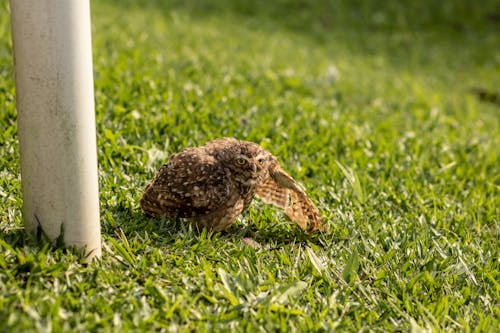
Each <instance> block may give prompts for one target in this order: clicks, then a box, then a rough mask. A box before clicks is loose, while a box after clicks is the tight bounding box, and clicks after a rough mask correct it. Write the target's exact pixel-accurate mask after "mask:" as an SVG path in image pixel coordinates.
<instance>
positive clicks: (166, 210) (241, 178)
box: [140, 138, 326, 232]
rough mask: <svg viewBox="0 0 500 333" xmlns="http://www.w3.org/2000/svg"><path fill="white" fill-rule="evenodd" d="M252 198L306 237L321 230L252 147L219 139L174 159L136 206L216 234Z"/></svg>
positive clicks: (293, 189)
mask: <svg viewBox="0 0 500 333" xmlns="http://www.w3.org/2000/svg"><path fill="white" fill-rule="evenodd" d="M254 196H258V197H260V198H261V199H262V201H263V202H265V203H272V204H274V205H276V206H278V207H281V208H283V209H284V210H285V214H286V215H287V216H288V217H289V218H290V219H291V220H293V221H295V222H296V223H297V224H298V225H299V226H300V227H301V228H302V229H304V230H306V231H307V232H311V231H314V230H318V229H320V230H326V225H325V224H323V220H322V218H321V215H320V213H319V211H318V209H317V208H316V207H315V206H314V204H313V203H312V201H311V200H310V199H309V198H308V197H307V195H306V193H305V192H304V191H303V190H302V188H301V187H300V186H299V185H298V184H297V182H296V181H295V180H294V179H293V178H292V177H290V176H289V175H288V174H287V173H286V172H285V171H284V170H283V169H282V168H281V167H280V166H279V164H278V161H277V159H276V158H275V157H274V156H273V155H272V154H271V153H269V152H268V151H266V150H265V149H264V148H262V147H261V146H259V145H258V144H256V143H253V142H248V141H240V140H236V139H233V138H222V139H216V140H213V141H210V142H207V143H206V144H205V145H204V146H201V147H194V148H187V149H184V150H183V151H181V152H180V153H177V154H175V155H173V156H172V157H171V158H170V160H169V161H168V163H167V164H164V165H163V166H162V167H161V168H160V170H159V171H158V173H157V175H156V176H155V178H154V179H153V181H152V182H151V183H150V184H148V185H147V186H146V189H145V190H144V195H143V197H142V198H141V200H140V205H141V207H142V209H143V210H144V211H145V212H146V213H148V214H150V215H153V216H163V215H166V216H167V217H168V218H175V217H180V218H188V219H191V220H193V221H195V222H196V223H197V224H198V225H199V226H201V227H205V228H208V229H211V230H213V231H221V230H224V229H226V228H227V227H229V226H230V225H231V224H233V223H234V222H235V221H236V219H237V218H238V216H239V215H240V214H241V213H242V212H243V211H244V210H245V209H247V208H248V206H249V205H250V203H251V202H252V199H253V198H254Z"/></svg>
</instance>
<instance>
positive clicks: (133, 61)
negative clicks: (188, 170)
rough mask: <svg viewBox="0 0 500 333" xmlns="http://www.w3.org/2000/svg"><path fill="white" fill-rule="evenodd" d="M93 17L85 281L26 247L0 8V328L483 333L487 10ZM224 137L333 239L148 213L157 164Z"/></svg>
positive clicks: (492, 75)
mask: <svg viewBox="0 0 500 333" xmlns="http://www.w3.org/2000/svg"><path fill="white" fill-rule="evenodd" d="M129 2H130V3H129ZM464 3H465V2H464ZM92 6H93V17H92V19H93V46H94V71H95V75H94V76H95V96H96V116H97V132H98V151H99V180H100V195H101V223H102V231H103V256H102V259H101V260H100V261H99V262H96V263H93V264H89V265H88V264H85V263H84V262H83V261H82V260H81V258H80V257H79V256H78V255H77V254H75V253H73V252H72V251H70V250H65V249H55V248H52V247H50V246H47V245H37V244H36V243H35V242H34V241H33V240H32V239H31V238H29V237H27V236H26V235H25V234H24V233H23V230H22V222H21V206H22V195H21V192H20V170H19V148H18V143H17V136H16V134H17V127H16V115H15V105H14V81H13V69H12V58H11V46H10V36H9V34H10V30H9V26H8V23H9V19H8V11H7V9H8V6H7V4H4V3H2V4H1V8H2V9H5V10H2V11H0V17H1V18H2V20H0V22H1V23H0V39H1V41H2V43H0V105H2V112H0V160H1V169H0V175H1V176H0V185H1V187H0V200H1V201H0V202H1V215H0V230H1V231H2V233H1V236H0V248H1V254H0V295H1V296H0V305H1V307H0V309H1V310H0V328H1V329H0V330H5V331H43V330H48V331H55V332H57V331H70V330H76V331H116V332H122V331H127V330H132V331H140V330H144V331H153V330H161V329H164V330H170V331H220V330H222V331H229V330H240V331H252V332H253V331H287V332H288V331H332V330H335V329H337V330H339V331H353V332H358V331H380V332H386V331H412V330H414V331H420V330H429V331H447V330H449V331H465V332H468V331H475V332H481V331H495V330H498V329H499V321H498V317H499V315H500V311H499V302H498V299H500V297H499V296H500V295H499V290H500V289H499V283H498V281H499V280H500V276H499V264H498V257H499V251H498V248H499V241H498V239H499V224H498V222H499V221H498V220H499V208H498V207H499V204H500V199H499V198H500V196H499V186H500V178H499V175H500V168H499V163H498V153H499V149H498V142H500V122H499V119H500V118H499V116H498V115H499V106H498V104H495V103H494V102H491V101H482V100H481V98H480V96H478V95H477V94H475V93H474V92H473V90H474V89H475V88H481V89H484V90H486V91H488V92H491V93H492V94H498V93H499V91H498V87H500V53H499V52H500V49H499V47H498V45H500V37H499V35H498V33H497V32H498V21H495V20H493V19H491V17H493V14H494V13H495V7H494V2H493V1H490V2H483V3H480V4H477V5H472V4H471V5H466V4H462V3H461V2H453V1H445V2H431V1H421V2H418V4H417V3H416V4H414V5H411V8H409V7H403V6H402V5H400V4H399V3H396V2H395V3H394V4H392V3H382V2H373V3H372V2H371V1H364V2H359V3H357V2H356V1H354V2H350V1H349V2H348V1H345V2H344V1H324V2H320V1H318V2H305V1H304V2H302V1H284V0H282V1H276V2H272V3H269V2H267V1H256V2H255V3H254V5H252V6H247V5H244V4H241V3H239V2H233V1H227V2H226V1H223V0H220V1H214V2H210V3H208V4H207V3H206V2H197V1H183V2H179V3H176V2H170V1H169V2H165V4H163V2H161V1H141V2H131V1H124V0H123V1H122V0H121V1H111V0H109V1H98V2H97V1H96V2H93V3H92ZM221 136H234V137H237V138H241V139H246V140H252V141H255V142H258V143H260V144H261V145H263V146H264V147H266V148H267V149H269V150H270V151H272V152H273V153H274V154H275V155H277V156H278V157H279V158H280V161H281V163H282V164H283V165H284V167H285V168H286V169H287V170H288V171H289V172H290V173H291V174H292V175H293V176H294V177H295V178H296V179H298V180H299V181H300V182H301V183H302V184H303V186H304V187H305V188H306V189H307V191H308V193H309V194H310V195H311V197H312V199H313V201H315V202H316V203H317V204H318V206H319V208H320V210H321V211H322V214H323V216H324V217H325V219H326V220H327V222H328V224H329V225H330V232H329V233H328V234H316V235H312V236H310V237H309V236H306V235H305V234H304V233H303V232H301V231H300V229H298V228H297V227H296V226H294V225H292V224H291V223H290V222H289V221H288V220H287V218H286V217H285V216H284V214H283V213H282V212H280V211H279V210H277V209H275V208H273V207H268V206H265V205H263V204H262V203H260V202H255V203H254V205H253V206H252V207H251V208H250V209H249V211H248V212H246V213H245V214H244V215H243V216H242V218H241V219H240V221H239V222H238V223H237V224H236V225H234V226H233V227H231V229H230V230H229V232H227V233H223V234H215V235H209V234H207V233H206V232H201V233H200V232H198V231H196V230H193V228H192V227H191V226H189V225H187V224H184V223H183V222H182V221H166V220H159V221H157V220H153V219H149V218H147V217H145V216H144V215H143V214H142V212H141V211H140V209H139V208H138V199H139V198H140V196H141V193H142V190H143V188H144V186H145V185H146V183H147V182H148V181H149V180H150V179H151V178H152V177H153V175H154V173H155V172H156V170H157V169H158V168H159V166H160V165H161V164H162V163H164V162H165V161H166V159H167V158H168V156H169V155H170V154H171V153H174V152H176V151H178V150H180V149H182V148H184V147H186V146H191V145H198V144H202V143H204V142H205V141H207V140H210V139H213V138H216V137H221ZM246 238H251V239H252V240H253V241H254V242H257V243H258V244H257V243H249V242H246V241H245V239H246ZM252 244H253V246H252Z"/></svg>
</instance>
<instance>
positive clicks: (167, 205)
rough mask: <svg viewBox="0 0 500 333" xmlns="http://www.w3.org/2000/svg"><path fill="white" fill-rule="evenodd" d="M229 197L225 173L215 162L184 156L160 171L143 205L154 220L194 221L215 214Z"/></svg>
mask: <svg viewBox="0 0 500 333" xmlns="http://www.w3.org/2000/svg"><path fill="white" fill-rule="evenodd" d="M193 149H195V148H193ZM228 196H229V189H228V187H227V182H226V178H225V174H224V170H222V169H221V168H220V167H219V166H218V165H217V163H216V161H215V160H213V158H210V157H207V156H204V155H203V154H201V153H200V154H199V155H196V154H192V152H190V153H183V152H181V153H179V154H176V155H174V156H172V158H171V159H170V161H169V162H168V163H167V164H165V165H163V166H162V167H161V168H160V170H159V171H158V173H157V175H156V176H155V178H154V179H153V181H152V182H151V183H150V184H149V185H148V186H147V187H146V189H145V190H144V195H143V197H142V199H141V201H140V205H141V207H142V208H143V209H144V211H146V212H147V213H149V214H151V215H154V216H161V215H164V214H166V215H167V216H168V217H170V218H173V217H193V216H195V215H197V214H207V213H210V212H212V211H214V210H216V209H217V208H219V207H220V206H221V205H222V204H223V203H225V202H226V201H227V200H228Z"/></svg>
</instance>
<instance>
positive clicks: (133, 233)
mask: <svg viewBox="0 0 500 333" xmlns="http://www.w3.org/2000/svg"><path fill="white" fill-rule="evenodd" d="M110 214H111V215H112V216H113V220H114V221H116V223H115V224H114V225H110V224H109V223H105V224H103V226H102V232H103V233H104V234H106V235H108V236H110V237H113V238H119V234H120V233H123V235H124V236H125V237H126V238H127V239H129V240H130V239H135V238H139V239H140V240H141V241H144V242H148V243H149V244H150V245H151V246H154V247H157V248H160V247H165V246H167V247H168V246H171V245H172V244H174V243H176V242H177V241H178V240H179V239H182V242H183V243H184V244H194V243H197V242H199V241H201V240H207V239H212V240H213V241H214V242H217V241H221V240H224V242H231V243H234V244H238V243H240V244H242V246H247V245H248V244H247V245H243V244H244V243H245V241H244V240H245V239H248V238H250V239H252V240H254V241H255V242H257V243H259V244H260V245H262V247H263V248H266V249H274V248H280V247H283V246H285V245H290V244H307V243H314V244H317V245H319V246H324V244H325V242H324V241H322V240H321V238H322V234H321V233H312V234H310V235H308V234H306V233H305V232H304V231H302V230H301V229H300V228H299V227H297V226H295V225H294V224H293V223H292V222H290V224H291V225H292V228H288V227H284V226H283V225H279V224H276V225H271V224H270V225H269V227H266V228H257V226H256V225H255V224H247V225H245V224H243V223H242V222H236V223H235V224H234V225H232V226H231V227H230V228H229V229H227V230H225V231H222V232H218V233H211V232H207V231H206V230H203V229H199V228H198V227H197V226H196V225H194V224H192V223H190V222H189V221H187V220H185V219H173V220H169V219H166V218H152V217H149V216H147V215H145V214H144V213H143V212H142V211H141V210H140V209H131V210H123V209H120V208H114V209H111V211H110Z"/></svg>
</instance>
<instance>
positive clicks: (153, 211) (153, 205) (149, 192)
mask: <svg viewBox="0 0 500 333" xmlns="http://www.w3.org/2000/svg"><path fill="white" fill-rule="evenodd" d="M139 205H140V206H141V208H142V210H143V211H144V212H145V213H146V214H148V215H151V216H154V217H161V216H163V215H165V214H166V213H167V212H166V211H165V205H164V204H163V203H162V195H161V194H160V193H158V192H157V191H155V188H154V186H153V185H152V184H149V185H148V186H146V188H145V189H144V194H143V195H142V198H141V200H140V201H139ZM167 215H168V214H167Z"/></svg>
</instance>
